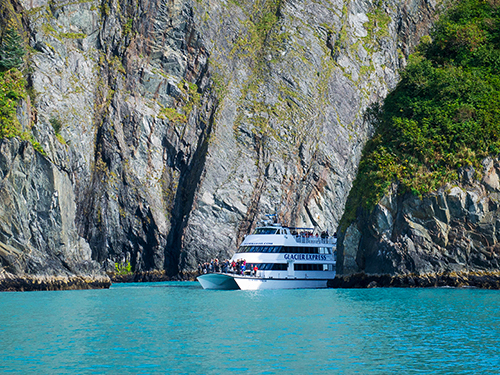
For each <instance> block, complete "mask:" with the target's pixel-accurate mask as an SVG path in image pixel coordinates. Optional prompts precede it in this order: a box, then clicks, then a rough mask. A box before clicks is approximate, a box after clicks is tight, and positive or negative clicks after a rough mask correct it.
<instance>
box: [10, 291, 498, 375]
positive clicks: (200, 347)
mask: <svg viewBox="0 0 500 375" xmlns="http://www.w3.org/2000/svg"><path fill="white" fill-rule="evenodd" d="M499 372H500V291H488V290H477V289H449V288H443V289H383V288H381V289H349V290H347V289H323V290H265V291H239V290H235V291H209V290H203V289H202V288H201V287H200V286H199V284H198V283H196V282H179V283H175V282H169V283H144V284H114V285H113V286H112V287H111V288H110V289H109V290H90V291H89V290H84V291H63V292H26V293H0V373H18V374H30V373H33V374H93V373H96V374H101V373H106V374H231V373H234V374H356V373H359V374H491V373H499Z"/></svg>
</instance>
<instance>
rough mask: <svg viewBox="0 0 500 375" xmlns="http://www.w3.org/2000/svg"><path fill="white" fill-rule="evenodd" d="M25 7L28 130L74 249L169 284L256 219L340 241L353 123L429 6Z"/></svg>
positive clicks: (357, 146)
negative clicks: (63, 203) (59, 190)
mask: <svg viewBox="0 0 500 375" xmlns="http://www.w3.org/2000/svg"><path fill="white" fill-rule="evenodd" d="M20 3H21V5H22V6H23V7H24V12H23V17H24V18H25V21H26V22H25V23H26V25H28V26H27V28H28V31H29V37H30V44H31V46H32V47H33V51H32V55H31V58H30V65H31V73H30V77H29V80H30V82H31V83H32V86H33V92H34V93H35V97H34V101H33V103H32V110H31V117H30V118H31V119H32V121H31V122H30V121H28V120H27V119H24V120H23V119H21V120H22V121H21V122H23V121H24V123H29V126H30V127H31V129H32V132H33V133H34V135H35V138H36V139H37V140H38V141H39V142H40V143H41V145H42V147H43V148H44V150H45V152H46V153H47V157H46V158H43V157H42V156H37V157H38V158H41V159H43V160H45V162H46V163H48V164H49V165H50V166H51V168H52V170H55V169H56V170H59V171H64V173H65V174H66V176H67V178H68V181H70V182H69V186H67V190H66V189H65V191H64V194H68V196H66V197H65V199H67V200H68V201H74V202H76V213H68V216H67V217H66V219H67V220H68V221H71V222H74V223H75V225H76V231H77V232H78V236H77V237H75V238H78V241H77V242H78V243H80V238H82V239H84V242H86V243H88V245H89V247H90V249H91V256H92V259H95V260H96V261H98V262H99V263H100V264H102V265H104V267H105V268H106V269H107V270H108V271H111V270H113V269H114V263H124V262H128V261H130V262H131V263H132V266H133V269H134V271H136V272H146V271H152V270H166V271H167V274H168V275H177V274H178V273H180V272H184V271H188V270H191V269H194V268H195V265H196V264H197V263H198V262H199V261H200V260H205V259H207V258H210V257H214V256H218V257H221V258H222V257H224V256H228V255H229V254H230V253H231V252H232V251H233V250H234V249H235V246H236V245H237V244H238V242H239V241H240V240H241V239H242V237H243V236H244V235H245V234H246V233H248V231H249V230H250V229H251V228H252V227H253V226H254V225H255V224H256V221H257V219H258V218H259V214H260V213H265V212H274V211H275V210H276V211H277V212H278V213H279V215H280V216H281V218H282V221H283V222H285V223H286V224H289V225H315V226H317V227H319V228H320V229H330V230H333V229H334V228H335V227H336V225H337V222H338V221H339V219H340V217H341V214H342V211H343V206H344V203H345V199H346V196H347V193H348V191H349V189H350V186H351V183H352V180H353V178H354V175H355V171H356V166H357V164H358V161H359V157H360V153H361V149H362V147H363V145H364V142H365V141H366V139H367V138H368V137H369V135H370V134H371V128H370V125H369V123H368V122H367V121H365V119H364V117H363V113H364V111H365V109H366V107H367V106H368V105H369V104H370V103H373V102H375V101H378V100H380V99H381V98H383V97H384V96H385V95H386V94H387V92H388V90H390V89H391V88H393V87H394V86H395V84H396V82H397V80H398V75H397V71H398V69H399V68H400V67H401V66H402V65H404V63H405V57H406V56H407V55H408V53H409V52H410V51H411V49H412V47H413V46H414V45H415V44H416V42H417V41H418V40H419V38H420V36H422V35H424V34H426V33H427V32H428V29H429V27H430V25H431V21H432V17H433V14H434V10H435V6H436V4H435V3H434V2H432V1H430V0H429V1H426V0H387V1H384V2H377V3H373V2H370V1H360V0H356V1H270V0H260V1H252V2H224V1H213V0H212V1H162V0H126V1H103V2H101V1H91V0H90V1H79V2H70V1H66V0H62V1H61V0H60V1H46V0H21V1H20ZM58 123H59V124H62V126H61V129H60V130H58V132H59V133H60V136H59V137H58V136H57V135H56V133H55V128H54V126H53V125H54V124H58ZM56 130H57V129H56ZM61 137H62V139H63V140H64V142H61ZM26 204H27V205H30V204H32V202H31V203H30V202H27V203H26ZM71 215H72V216H71ZM31 220H33V221H34V223H33V224H34V225H35V226H36V225H37V223H39V221H40V220H41V219H38V218H32V219H31ZM72 235H73V234H72ZM75 243H76V242H75ZM82 246H83V245H82ZM76 249H78V247H75V251H76ZM41 251H43V250H41Z"/></svg>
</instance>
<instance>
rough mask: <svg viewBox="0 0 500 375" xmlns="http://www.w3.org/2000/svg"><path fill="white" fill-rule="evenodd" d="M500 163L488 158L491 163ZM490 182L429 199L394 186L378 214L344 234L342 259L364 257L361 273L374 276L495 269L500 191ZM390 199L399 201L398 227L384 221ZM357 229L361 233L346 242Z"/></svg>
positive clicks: (449, 189)
mask: <svg viewBox="0 0 500 375" xmlns="http://www.w3.org/2000/svg"><path fill="white" fill-rule="evenodd" d="M497 162H498V161H497V160H494V161H492V160H486V161H485V165H486V167H491V165H494V164H495V163H497ZM487 185H488V184H487V183H486V182H485V181H484V179H483V180H482V181H481V182H479V181H470V180H468V181H467V182H466V183H465V184H463V183H459V182H456V183H455V185H448V186H444V187H443V188H441V189H440V190H439V191H437V192H435V193H432V194H429V195H428V196H426V197H424V198H423V199H418V198H417V197H415V196H412V195H408V194H407V195H403V196H397V195H395V194H394V192H395V190H394V189H393V190H391V191H390V192H389V193H388V194H387V195H386V196H385V197H384V198H383V199H382V200H381V201H380V203H379V204H378V205H377V207H376V208H375V209H374V210H373V212H372V213H370V214H364V215H361V216H359V217H358V218H357V219H356V221H355V222H354V223H352V224H351V225H350V226H349V227H348V229H347V231H346V234H345V235H344V234H343V233H341V234H340V236H339V246H338V251H339V254H338V257H339V259H343V258H344V257H345V255H344V254H343V253H344V252H346V251H348V257H349V259H358V260H359V259H363V260H364V262H363V263H362V265H363V267H358V268H357V269H356V270H355V272H358V273H365V274H368V275H370V274H372V275H380V274H387V275H391V277H392V276H401V275H409V274H414V275H421V276H425V275H440V274H455V273H463V274H469V273H477V272H492V273H495V272H497V270H498V267H499V265H500V263H499V262H500V253H499V252H498V248H499V247H500V246H499V238H500V236H499V234H498V233H499V230H500V224H499V223H500V221H499V218H500V208H499V206H498V204H496V203H495V202H497V201H498V196H497V194H498V193H496V192H494V191H492V190H491V189H488V186H487ZM450 186H453V187H450ZM388 199H390V200H391V201H393V202H396V203H397V205H396V207H394V208H393V212H394V213H393V214H392V217H394V218H395V220H394V221H393V222H392V225H388V223H389V221H387V220H381V219H380V212H381V210H382V209H383V207H385V204H386V202H387V200H388ZM352 232H354V233H357V236H356V237H355V238H354V241H352V240H349V241H347V242H346V238H347V233H352ZM349 238H352V237H349ZM346 243H347V244H348V247H347V246H346ZM346 249H347V250H346ZM388 259H390V260H391V262H390V263H388V262H387V260H388ZM357 264H358V265H360V264H361V263H360V262H358V263H357ZM337 271H338V273H339V275H340V276H343V275H344V276H345V275H349V274H351V273H352V271H350V270H349V271H348V272H346V270H345V267H343V266H342V265H341V264H339V265H338V266H337Z"/></svg>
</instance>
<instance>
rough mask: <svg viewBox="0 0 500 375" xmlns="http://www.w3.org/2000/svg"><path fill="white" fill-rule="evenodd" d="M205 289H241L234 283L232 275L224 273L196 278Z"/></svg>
mask: <svg viewBox="0 0 500 375" xmlns="http://www.w3.org/2000/svg"><path fill="white" fill-rule="evenodd" d="M196 279H197V280H198V281H199V282H200V284H201V286H202V287H203V289H219V290H220V289H222V290H224V289H226V290H231V289H240V288H239V286H238V284H236V282H235V281H234V277H233V276H232V275H226V274H222V273H207V274H205V275H201V276H198V277H197V278H196Z"/></svg>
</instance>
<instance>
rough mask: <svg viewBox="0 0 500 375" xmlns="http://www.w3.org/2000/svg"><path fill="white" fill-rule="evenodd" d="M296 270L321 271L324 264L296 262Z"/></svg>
mask: <svg viewBox="0 0 500 375" xmlns="http://www.w3.org/2000/svg"><path fill="white" fill-rule="evenodd" d="M294 268H295V271H321V270H323V269H324V267H323V264H310V263H295V264H294Z"/></svg>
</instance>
